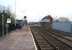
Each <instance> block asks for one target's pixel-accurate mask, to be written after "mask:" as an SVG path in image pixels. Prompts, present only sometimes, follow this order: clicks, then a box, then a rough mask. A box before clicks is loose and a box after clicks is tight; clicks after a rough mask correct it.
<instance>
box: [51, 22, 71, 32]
mask: <svg viewBox="0 0 72 50" xmlns="http://www.w3.org/2000/svg"><path fill="white" fill-rule="evenodd" d="M52 28H53V29H56V30H59V31H64V32H69V33H72V24H71V23H70V22H53V24H52Z"/></svg>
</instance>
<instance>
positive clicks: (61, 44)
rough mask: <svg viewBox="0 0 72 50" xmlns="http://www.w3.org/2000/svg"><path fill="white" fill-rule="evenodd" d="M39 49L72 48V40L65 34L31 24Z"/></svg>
mask: <svg viewBox="0 0 72 50" xmlns="http://www.w3.org/2000/svg"><path fill="white" fill-rule="evenodd" d="M31 31H32V34H33V37H34V39H35V42H36V45H37V48H38V50H72V40H70V39H67V38H65V37H64V36H63V34H58V33H55V32H52V31H47V30H45V29H43V28H42V27H38V26H37V27H36V26H31Z"/></svg>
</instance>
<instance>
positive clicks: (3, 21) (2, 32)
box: [2, 14, 4, 36]
mask: <svg viewBox="0 0 72 50" xmlns="http://www.w3.org/2000/svg"><path fill="white" fill-rule="evenodd" d="M2 36H4V15H3V14H2Z"/></svg>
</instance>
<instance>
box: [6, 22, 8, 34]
mask: <svg viewBox="0 0 72 50" xmlns="http://www.w3.org/2000/svg"><path fill="white" fill-rule="evenodd" d="M6 34H7V35H8V23H6Z"/></svg>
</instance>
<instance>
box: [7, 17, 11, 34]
mask: <svg viewBox="0 0 72 50" xmlns="http://www.w3.org/2000/svg"><path fill="white" fill-rule="evenodd" d="M10 23H11V19H10V18H7V22H6V33H7V35H8V27H9V24H10Z"/></svg>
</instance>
